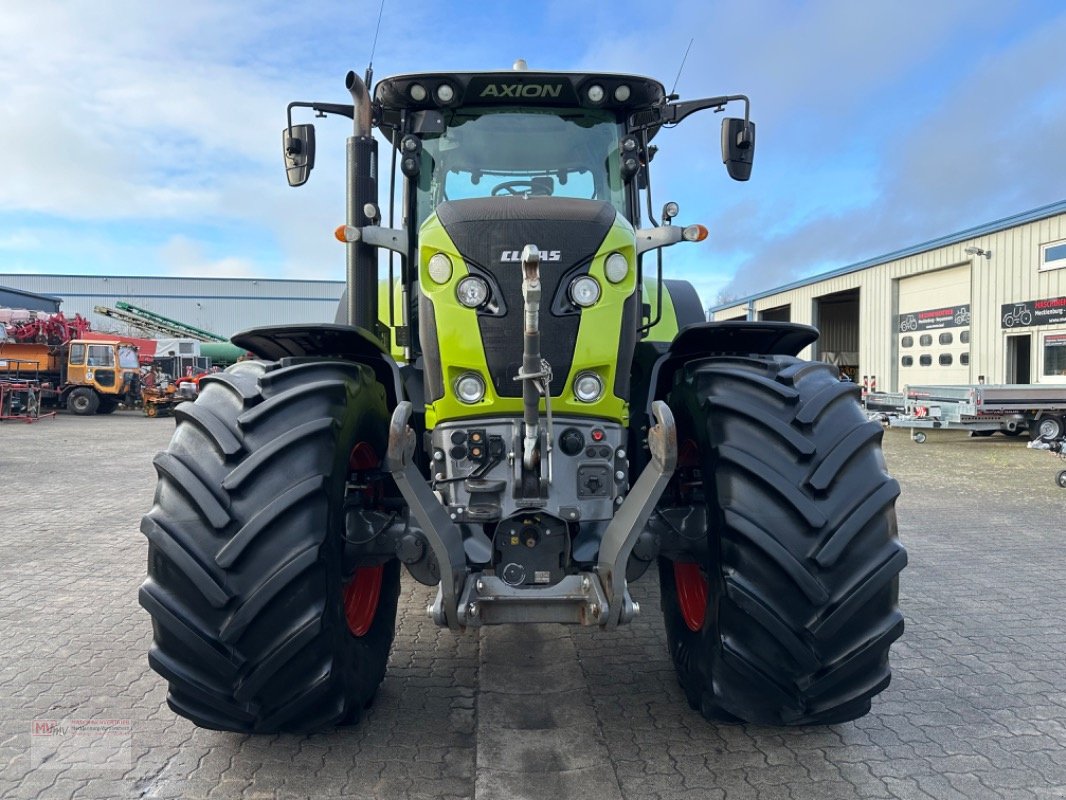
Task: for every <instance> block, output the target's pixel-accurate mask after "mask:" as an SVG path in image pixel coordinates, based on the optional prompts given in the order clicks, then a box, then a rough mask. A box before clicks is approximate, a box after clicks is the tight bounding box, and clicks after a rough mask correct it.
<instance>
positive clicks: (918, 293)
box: [896, 264, 971, 390]
mask: <svg viewBox="0 0 1066 800" xmlns="http://www.w3.org/2000/svg"><path fill="white" fill-rule="evenodd" d="M899 311H900V313H899V317H898V318H897V319H896V330H897V331H898V336H899V364H898V366H899V373H898V374H899V382H898V383H899V388H900V390H902V389H903V387H904V386H905V385H907V384H929V383H932V384H947V385H952V384H965V383H971V380H970V265H969V264H967V265H965V266H961V267H952V268H951V269H942V270H938V271H937V272H925V273H922V274H921V275H914V276H912V277H910V278H903V279H901V280H900V282H899Z"/></svg>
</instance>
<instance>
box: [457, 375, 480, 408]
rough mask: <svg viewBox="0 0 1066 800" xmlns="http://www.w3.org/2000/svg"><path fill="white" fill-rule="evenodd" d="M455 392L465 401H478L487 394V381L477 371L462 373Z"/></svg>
mask: <svg viewBox="0 0 1066 800" xmlns="http://www.w3.org/2000/svg"><path fill="white" fill-rule="evenodd" d="M455 394H456V396H458V398H459V399H460V400H462V401H463V402H464V403H478V402H480V401H481V398H483V397H484V396H485V381H483V380H481V376H480V375H478V374H477V373H475V372H468V373H466V374H465V375H460V376H459V380H457V381H456V382H455Z"/></svg>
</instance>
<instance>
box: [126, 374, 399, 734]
mask: <svg viewBox="0 0 1066 800" xmlns="http://www.w3.org/2000/svg"><path fill="white" fill-rule="evenodd" d="M174 415H175V417H177V426H176V429H175V433H174V437H173V439H172V440H171V442H170V446H169V447H168V448H167V450H166V451H164V452H163V453H160V454H159V455H158V456H157V457H156V459H155V467H156V471H157V472H158V473H159V484H158V487H157V489H156V496H155V505H154V506H153V507H152V510H151V511H150V512H149V513H148V514H147V515H146V516H145V517H144V519H143V521H142V523H141V530H142V532H143V533H144V534H145V535H146V536H147V537H148V542H149V548H148V579H147V580H146V581H145V583H144V585H143V586H142V587H141V591H140V601H141V605H142V606H144V608H145V609H146V610H147V611H148V612H149V614H151V616H152V623H153V630H154V634H155V641H154V644H153V646H152V648H151V651H150V653H149V656H148V661H149V664H150V665H151V666H152V668H153V669H154V670H155V671H156V672H158V673H159V674H160V675H162V676H163V677H164V678H166V679H167V681H168V682H169V687H170V690H169V693H168V695H167V702H168V704H169V705H170V707H171V708H172V709H173V710H174V711H175V712H176V713H178V714H180V715H182V716H184V717H187V718H188V719H190V720H192V721H193V722H194V723H196V724H197V725H199V726H201V727H206V728H214V729H218V730H231V731H241V732H256V733H262V732H275V731H307V730H314V729H320V728H324V727H328V726H331V725H334V724H337V723H341V722H354V721H357V720H358V719H359V717H360V716H361V714H362V710H363V708H364V707H365V706H366V705H368V704H369V702H370V701H371V699H372V698H373V696H374V693H375V692H376V690H377V687H378V685H379V684H380V682H381V680H382V678H383V677H384V673H385V665H386V661H387V659H388V654H389V649H390V647H391V645H392V639H393V632H394V626H395V618H396V604H397V597H398V594H399V565H398V562H397V561H396V560H395V559H393V560H391V561H389V562H388V563H385V564H383V565H382V564H377V565H363V566H364V567H365V570H364V569H362V568H361V569H354V568H353V567H352V566H351V565H349V566H347V567H346V566H345V564H344V558H343V541H344V497H345V486H346V479H347V477H348V473H349V466H348V462H349V455H350V453H351V452H352V449H353V448H354V447H355V446H356V445H357V444H358V443H360V442H363V443H366V444H367V445H369V447H370V448H372V449H373V450H374V452H375V453H377V454H381V453H384V451H385V450H384V448H385V436H386V431H387V428H388V420H389V417H388V413H387V410H386V405H385V395H384V390H383V389H382V387H381V386H380V384H378V383H377V382H376V381H375V380H374V377H373V373H372V371H371V370H369V369H368V368H366V367H363V366H360V365H357V364H351V363H346V362H324V361H322V362H305V363H297V364H292V365H280V366H279V365H274V364H263V363H261V362H243V363H241V364H237V365H235V366H233V367H231V368H230V369H229V370H227V371H226V372H225V373H219V374H217V375H213V376H211V377H210V378H207V379H205V380H204V386H203V391H202V392H201V393H200V397H199V398H198V399H197V400H196V401H195V402H193V403H182V404H181V405H179V406H177V407H176V408H175V410H174ZM367 577H369V584H368V583H365V582H364V584H363V585H364V587H365V586H368V585H369V586H370V587H371V593H370V594H368V592H367V591H366V590H365V588H364V589H363V590H362V591H360V592H356V593H354V594H357V595H359V599H360V602H361V603H362V604H363V610H362V612H361V620H362V622H363V625H362V630H360V631H358V632H355V631H353V630H352V629H350V627H349V623H348V620H347V619H346V608H345V605H346V602H350V600H351V597H352V595H353V592H351V591H350V590H349V588H348V587H349V586H351V585H353V584H355V583H357V582H359V581H360V580H362V579H365V578H367ZM371 595H372V596H371ZM357 633H358V635H357Z"/></svg>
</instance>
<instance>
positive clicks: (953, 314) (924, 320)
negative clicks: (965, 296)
mask: <svg viewBox="0 0 1066 800" xmlns="http://www.w3.org/2000/svg"><path fill="white" fill-rule="evenodd" d="M896 320H897V322H896V326H897V328H898V329H899V332H900V333H907V332H908V331H933V330H940V329H941V328H965V327H967V326H968V325H969V324H970V304H969V303H967V304H966V305H963V306H944V307H943V308H930V309H926V310H925V311H911V312H908V313H906V314H900V315H899V316H898V317H897V318H896Z"/></svg>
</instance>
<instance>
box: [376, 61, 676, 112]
mask: <svg viewBox="0 0 1066 800" xmlns="http://www.w3.org/2000/svg"><path fill="white" fill-rule="evenodd" d="M595 86H599V87H600V88H601V89H602V90H603V93H602V97H601V96H600V94H599V93H598V92H597V91H596V90H595V89H594V88H593V87H595ZM419 87H420V88H419ZM442 87H443V88H442ZM590 89H592V90H593V91H592V96H591V97H590V95H589V90H590ZM597 98H598V99H597ZM374 100H375V102H376V103H378V104H379V105H380V106H381V108H382V109H384V110H397V111H399V110H407V111H426V110H443V109H450V108H461V107H463V106H493V105H509V106H515V105H517V106H554V107H570V108H588V109H603V110H608V111H613V112H615V113H616V114H617V115H618V116H619V118H623V117H626V116H629V115H630V114H633V113H635V112H637V111H641V110H644V109H648V108H651V107H653V106H658V105H662V104H663V103H664V102H665V101H666V90H665V89H664V88H663V85H662V84H661V83H659V81H657V80H654V79H652V78H645V77H642V76H640V75H619V74H614V73H602V72H533V71H529V70H506V71H500V72H426V73H418V74H409V75H396V76H393V77H389V78H385V79H383V80H381V81H379V82H378V84H377V85H376V86H375V87H374Z"/></svg>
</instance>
